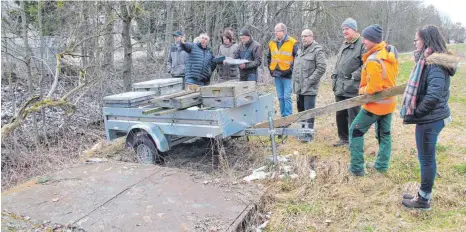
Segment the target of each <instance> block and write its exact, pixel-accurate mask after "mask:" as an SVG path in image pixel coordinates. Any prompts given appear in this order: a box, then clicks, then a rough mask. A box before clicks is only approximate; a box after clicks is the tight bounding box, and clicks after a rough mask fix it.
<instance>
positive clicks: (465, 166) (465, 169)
mask: <svg viewBox="0 0 466 232" xmlns="http://www.w3.org/2000/svg"><path fill="white" fill-rule="evenodd" d="M455 169H456V171H457V172H458V173H459V174H461V175H465V176H466V162H464V163H462V164H458V165H455Z"/></svg>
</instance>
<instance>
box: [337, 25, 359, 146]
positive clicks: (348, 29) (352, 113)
mask: <svg viewBox="0 0 466 232" xmlns="http://www.w3.org/2000/svg"><path fill="white" fill-rule="evenodd" d="M341 28H342V30H343V36H344V37H345V41H344V42H343V44H342V45H341V47H340V50H339V52H338V56H337V63H336V64H335V69H334V71H333V74H332V86H333V92H334V94H335V101H337V102H338V101H343V100H346V99H349V98H352V97H355V96H357V95H358V88H359V82H360V81H361V67H362V60H361V57H362V54H363V53H364V47H363V44H362V38H361V36H360V35H359V33H358V24H357V23H356V20H354V19H352V18H347V19H346V20H345V21H344V22H343V23H342V25H341ZM360 109H361V107H360V106H356V107H353V108H349V109H346V110H341V111H337V112H336V122H337V128H338V137H339V141H338V142H337V143H335V144H333V145H334V146H344V145H347V144H348V141H349V134H348V133H349V127H350V125H351V123H352V122H353V120H354V118H355V117H356V115H357V114H358V113H359V110H360Z"/></svg>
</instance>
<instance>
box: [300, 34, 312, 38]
mask: <svg viewBox="0 0 466 232" xmlns="http://www.w3.org/2000/svg"><path fill="white" fill-rule="evenodd" d="M301 37H303V38H304V37H312V35H301Z"/></svg>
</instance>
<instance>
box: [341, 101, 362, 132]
mask: <svg viewBox="0 0 466 232" xmlns="http://www.w3.org/2000/svg"><path fill="white" fill-rule="evenodd" d="M350 98H351V97H343V96H335V101H336V102H339V101H343V100H346V99H350ZM360 110H361V106H355V107H353V108H349V109H346V110H340V111H337V113H336V120H337V128H338V137H339V138H340V140H343V141H348V139H349V128H350V126H351V123H352V122H353V120H354V118H356V116H357V115H358V113H359V111H360Z"/></svg>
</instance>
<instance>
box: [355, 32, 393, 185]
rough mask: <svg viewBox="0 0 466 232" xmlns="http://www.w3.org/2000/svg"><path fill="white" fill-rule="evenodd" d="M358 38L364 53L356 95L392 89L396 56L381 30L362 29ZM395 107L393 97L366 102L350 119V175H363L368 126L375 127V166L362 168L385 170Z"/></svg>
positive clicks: (389, 152)
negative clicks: (353, 117) (383, 39)
mask: <svg viewBox="0 0 466 232" xmlns="http://www.w3.org/2000/svg"><path fill="white" fill-rule="evenodd" d="M362 36H363V40H362V43H363V44H364V47H365V48H366V51H368V52H367V53H365V54H364V55H363V57H362V60H363V61H364V66H363V68H362V72H361V85H360V87H359V94H374V93H377V92H380V91H382V90H384V89H388V88H392V87H394V86H395V85H396V77H397V76H398V61H397V56H398V55H397V52H396V49H395V47H393V46H387V44H386V43H385V42H384V41H382V28H381V27H380V26H379V25H377V24H374V25H371V26H369V27H366V28H365V29H364V30H363V31H362ZM395 106H396V97H388V98H385V99H382V100H379V101H377V102H370V103H367V104H364V105H363V106H362V109H361V111H360V112H359V113H358V115H357V116H356V118H355V119H354V121H353V123H352V124H351V127H350V130H349V133H350V153H351V161H350V172H351V173H352V174H353V175H356V176H363V175H364V174H365V171H364V134H365V133H366V132H367V131H368V130H369V128H370V127H371V126H372V124H375V134H376V137H377V140H378V144H379V149H378V153H377V156H376V160H375V163H368V164H367V165H366V167H367V168H368V169H369V168H370V169H375V170H376V171H378V172H382V173H383V172H386V171H387V170H388V167H389V162H390V155H391V151H392V137H391V133H390V127H391V122H392V112H393V111H395Z"/></svg>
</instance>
